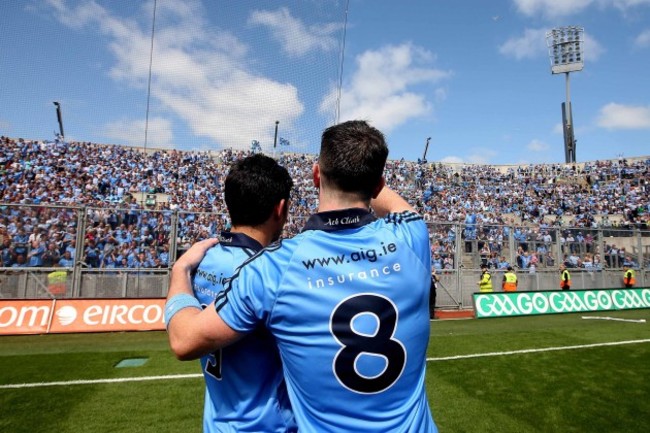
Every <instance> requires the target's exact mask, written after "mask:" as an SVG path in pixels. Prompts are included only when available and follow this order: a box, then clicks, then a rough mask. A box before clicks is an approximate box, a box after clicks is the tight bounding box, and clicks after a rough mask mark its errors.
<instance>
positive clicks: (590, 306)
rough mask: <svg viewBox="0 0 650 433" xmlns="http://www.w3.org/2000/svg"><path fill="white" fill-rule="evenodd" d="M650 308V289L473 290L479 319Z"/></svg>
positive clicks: (476, 313)
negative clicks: (484, 291) (492, 291)
mask: <svg viewBox="0 0 650 433" xmlns="http://www.w3.org/2000/svg"><path fill="white" fill-rule="evenodd" d="M637 308H650V288H638V289H600V290H575V291H573V290H567V291H545V292H507V293H506V292H499V293H474V312H475V315H476V318H478V319H482V318H487V317H511V316H534V315H540V314H558V313H580V312H585V311H611V310H632V309H637Z"/></svg>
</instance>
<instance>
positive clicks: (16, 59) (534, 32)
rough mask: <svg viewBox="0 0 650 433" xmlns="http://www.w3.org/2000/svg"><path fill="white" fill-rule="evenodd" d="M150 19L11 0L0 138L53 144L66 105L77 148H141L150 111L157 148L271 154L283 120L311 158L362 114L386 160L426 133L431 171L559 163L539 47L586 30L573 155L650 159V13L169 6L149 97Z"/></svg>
mask: <svg viewBox="0 0 650 433" xmlns="http://www.w3.org/2000/svg"><path fill="white" fill-rule="evenodd" d="M346 7H348V11H347V12H348V13H347V26H346V25H345V23H346V14H345V11H346ZM152 11H153V1H152V0H151V1H142V2H140V1H135V2H134V1H131V0H110V1H109V0H104V1H100V0H94V1H88V0H25V1H13V0H12V1H3V2H1V3H0V30H1V32H0V59H1V62H2V67H1V68H0V103H1V106H2V109H1V110H0V134H3V135H8V136H11V137H25V138H31V139H51V138H53V133H54V131H58V124H57V122H56V112H55V107H54V105H53V104H52V101H59V102H60V103H61V106H62V111H63V123H64V129H65V134H66V138H68V139H73V140H82V141H93V142H98V143H116V144H124V145H133V146H143V145H144V144H145V121H146V118H147V106H148V107H149V112H148V128H147V141H146V143H147V146H148V147H151V148H154V147H155V148H158V147H165V148H176V149H185V150H207V149H211V150H217V149H219V148H221V147H240V148H249V147H250V143H251V142H252V140H257V141H259V142H260V144H261V145H262V147H263V149H264V150H266V151H272V144H273V141H274V133H275V122H276V121H278V122H279V123H278V131H279V137H282V138H285V139H286V140H288V141H289V142H290V143H291V144H290V146H289V147H286V148H284V149H285V150H291V151H298V152H300V151H307V152H309V151H312V152H313V151H315V149H317V146H318V139H319V135H320V132H321V131H322V129H323V128H324V127H326V126H328V125H330V124H332V123H333V122H334V121H335V120H336V119H337V118H338V119H339V120H347V119H351V118H362V119H366V120H369V121H370V122H371V123H372V124H373V125H374V126H376V127H378V128H379V129H381V130H382V131H383V132H384V133H385V134H386V136H387V138H388V142H389V146H390V158H392V159H396V158H402V157H403V158H406V159H410V160H415V159H417V158H419V157H422V156H423V153H424V148H425V143H426V141H427V137H431V139H430V143H429V147H428V153H427V159H428V160H429V161H448V162H466V163H490V164H520V163H542V162H543V163H550V162H564V143H563V138H562V133H561V130H562V129H561V111H560V105H561V103H562V102H564V101H565V98H566V95H565V77H564V75H553V74H551V71H550V61H549V57H548V50H547V46H546V39H545V34H546V32H547V31H548V30H550V29H552V28H554V27H563V26H569V25H576V26H581V27H584V29H585V44H584V58H585V64H584V69H583V70H582V71H580V72H575V73H572V74H571V102H572V104H573V119H574V126H575V135H576V138H577V152H576V155H577V160H578V161H579V162H581V161H593V160H596V159H605V158H617V157H619V156H621V155H623V156H625V157H634V156H646V155H650V84H648V83H649V82H650V80H649V79H648V78H647V76H648V73H649V72H648V71H650V64H649V63H650V0H493V1H479V0H472V1H470V0H467V1H452V0H440V1H424V0H420V1H406V0H405V1H392V0H350V1H349V5H348V3H347V1H344V0H286V1H271V0H255V1H253V0H240V1H234V0H229V1H212V0H211V1H208V0H203V1H200V0H184V1H180V0H158V1H157V8H156V25H155V36H156V37H155V39H154V51H153V56H152V60H153V63H152V69H151V86H150V87H149V81H148V78H149V60H150V48H151V32H152ZM344 33H345V39H343V35H344ZM343 41H344V43H345V45H344V46H345V49H344V51H343V66H342V71H343V72H342V78H341V77H340V76H339V71H340V70H341V69H340V59H341V49H342V42H343ZM644 76H645V77H646V78H643V77H644ZM339 84H341V86H340V88H339ZM149 88H150V93H151V98H150V99H149V101H148V103H147V94H148V89H149ZM339 101H340V104H338V102H339Z"/></svg>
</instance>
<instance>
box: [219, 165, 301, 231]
mask: <svg viewBox="0 0 650 433" xmlns="http://www.w3.org/2000/svg"><path fill="white" fill-rule="evenodd" d="M292 187H293V180H292V179H291V176H290V175H289V172H288V171H287V169H286V168H284V167H282V166H281V165H280V164H278V163H277V162H276V161H275V160H274V159H273V158H270V157H268V156H265V155H262V154H259V153H258V154H255V155H251V156H248V157H246V158H243V159H240V160H238V161H235V163H233V165H232V166H231V167H230V172H229V173H228V176H226V182H225V188H224V192H225V199H226V206H227V207H228V213H229V214H230V220H231V221H232V224H233V225H235V226H238V225H245V226H257V225H260V224H262V223H264V222H265V221H266V220H267V219H268V218H269V216H270V215H271V212H272V211H273V207H274V206H275V205H277V204H278V203H279V202H280V200H282V199H284V200H287V201H288V200H289V195H290V193H291V188H292Z"/></svg>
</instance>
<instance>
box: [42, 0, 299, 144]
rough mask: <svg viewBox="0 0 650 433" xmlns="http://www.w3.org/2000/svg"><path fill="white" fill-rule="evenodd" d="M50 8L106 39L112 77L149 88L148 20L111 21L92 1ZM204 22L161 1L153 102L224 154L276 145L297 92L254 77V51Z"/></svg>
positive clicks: (199, 10)
mask: <svg viewBox="0 0 650 433" xmlns="http://www.w3.org/2000/svg"><path fill="white" fill-rule="evenodd" d="M48 1H49V4H50V6H51V7H52V9H53V11H54V13H55V16H56V17H57V18H58V19H59V21H60V22H61V23H63V24H65V25H68V26H70V27H73V28H77V29H84V30H97V31H98V32H100V33H101V34H102V35H103V36H104V37H105V38H107V39H108V41H109V42H108V44H109V45H108V47H109V50H110V51H111V53H112V54H113V55H114V57H115V64H114V65H113V66H112V67H111V68H110V72H109V75H110V77H111V78H113V79H114V80H117V81H122V82H126V83H127V84H129V85H131V86H134V87H137V88H140V89H145V88H146V85H147V80H148V74H149V55H150V47H151V39H150V37H151V35H150V31H151V30H150V21H148V19H149V18H148V19H145V20H143V24H142V25H139V24H138V23H137V22H136V21H135V20H134V19H124V18H121V17H116V16H113V15H112V14H111V13H110V12H109V11H108V10H106V9H104V8H103V7H102V6H100V5H98V4H97V3H95V2H93V1H87V2H83V3H80V4H77V5H76V7H70V8H68V7H67V6H66V4H65V3H64V2H63V0H48ZM145 9H146V11H148V12H146V11H145V12H143V15H146V13H148V14H149V15H150V11H151V5H150V4H147V5H145V6H143V10H145ZM205 15H206V13H205V11H204V9H203V6H202V4H201V3H200V2H198V1H195V0H188V1H184V2H158V10H157V15H156V22H157V29H156V43H155V45H154V53H153V61H154V63H153V68H152V69H153V70H152V85H151V95H152V98H153V99H155V100H157V101H159V102H160V103H161V104H162V107H159V108H160V109H162V110H166V111H167V112H169V113H173V114H175V115H176V116H178V117H179V118H180V119H182V120H183V121H184V122H186V123H187V125H189V127H190V128H191V130H192V131H193V132H194V133H195V134H196V135H200V136H204V137H208V138H211V139H213V140H215V141H216V142H217V143H219V144H220V145H221V146H223V147H233V148H243V149H247V148H248V147H249V146H250V142H251V139H258V140H260V141H266V142H270V141H271V140H272V137H273V132H274V131H273V128H274V125H275V121H276V120H279V121H280V122H282V124H283V125H286V126H287V127H291V126H292V125H293V124H294V122H295V121H296V120H297V119H298V117H299V116H300V115H301V114H302V113H303V111H304V106H303V104H302V102H301V101H300V99H299V97H298V90H297V89H296V87H295V86H293V85H291V84H285V83H279V82H277V81H274V80H272V79H269V78H266V77H264V76H261V75H259V74H257V73H255V72H254V71H252V70H251V68H250V66H249V63H248V60H247V53H248V47H247V46H246V45H245V44H244V43H242V42H241V41H239V40H238V39H237V38H235V37H234V36H233V35H232V34H229V33H227V32H224V31H222V30H217V29H215V28H214V27H213V26H210V25H208V23H206V22H205V20H204V19H203V17H204V16H205ZM163 59H164V61H163ZM163 138H164V137H163ZM152 147H156V145H155V144H152Z"/></svg>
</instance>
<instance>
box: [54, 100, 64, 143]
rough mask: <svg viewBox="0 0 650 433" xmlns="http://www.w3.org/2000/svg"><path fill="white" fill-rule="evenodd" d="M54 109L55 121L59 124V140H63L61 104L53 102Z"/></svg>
mask: <svg viewBox="0 0 650 433" xmlns="http://www.w3.org/2000/svg"><path fill="white" fill-rule="evenodd" d="M53 104H54V106H55V107H56V120H57V121H58V122H59V133H60V134H61V140H63V139H65V135H64V134H63V116H62V115H61V104H60V103H59V102H57V101H54V102H53Z"/></svg>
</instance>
